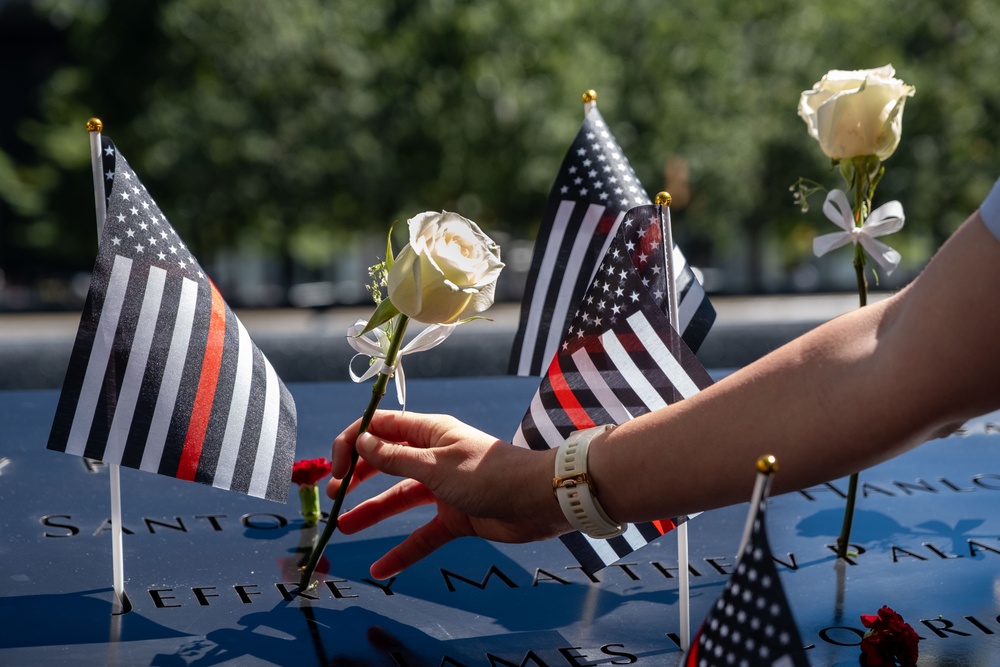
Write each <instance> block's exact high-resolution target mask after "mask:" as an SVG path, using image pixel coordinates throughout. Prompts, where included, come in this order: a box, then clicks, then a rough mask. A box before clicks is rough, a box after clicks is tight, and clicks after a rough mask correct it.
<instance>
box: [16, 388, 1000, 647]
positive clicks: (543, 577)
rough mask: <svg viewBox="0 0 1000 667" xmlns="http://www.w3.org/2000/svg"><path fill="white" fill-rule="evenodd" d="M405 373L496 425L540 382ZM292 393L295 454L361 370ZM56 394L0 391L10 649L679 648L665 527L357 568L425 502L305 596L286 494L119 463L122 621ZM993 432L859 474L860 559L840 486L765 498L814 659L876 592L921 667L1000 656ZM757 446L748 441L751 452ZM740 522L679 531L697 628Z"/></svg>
mask: <svg viewBox="0 0 1000 667" xmlns="http://www.w3.org/2000/svg"><path fill="white" fill-rule="evenodd" d="M410 385H411V386H410V391H409V392H408V393H409V396H410V402H409V407H410V409H413V410H419V411H447V412H451V413H453V414H456V415H457V416H458V417H460V418H462V419H464V420H466V421H468V422H470V423H472V424H474V425H476V426H479V427H480V428H483V429H485V430H487V431H490V432H493V433H496V434H498V435H503V436H506V437H509V436H510V435H511V434H512V433H513V431H514V428H515V427H516V424H517V423H518V421H519V420H520V418H521V414H522V411H523V409H524V406H526V405H527V403H528V401H529V400H530V397H531V395H532V393H533V392H534V389H535V386H536V381H535V380H531V379H518V378H474V379H450V380H414V381H412V382H411V383H410ZM291 389H292V392H293V394H294V395H295V397H296V400H297V402H298V406H299V408H298V410H299V415H300V427H299V428H300V432H299V446H298V457H299V458H305V457H316V456H324V455H328V453H329V442H330V440H331V439H332V437H333V435H334V434H335V433H337V432H338V431H339V430H340V429H341V428H342V427H343V426H344V425H345V424H347V423H348V422H349V421H351V420H353V419H355V418H357V417H358V416H359V415H360V414H361V411H362V409H363V408H364V405H365V404H366V402H367V400H368V390H367V387H366V386H365V387H362V386H356V385H348V384H322V385H293V386H292V387H291ZM56 398H57V395H56V392H54V391H25V392H5V393H0V424H2V431H0V457H5V458H6V459H7V463H6V465H3V466H2V467H0V527H2V537H0V664H3V665H22V664H31V665H34V664H59V665H62V664H118V665H133V664H137V665H167V666H170V665H178V666H180V665H191V666H207V665H222V664H240V665H244V664H275V665H309V664H322V665H390V666H393V667H399V666H401V665H403V666H415V665H434V666H438V665H467V666H470V667H471V666H472V665H488V666H497V665H500V666H503V665H528V666H532V667H534V666H537V665H546V666H549V667H555V666H581V665H596V664H638V665H673V664H676V661H677V658H678V657H679V651H678V649H677V646H676V644H675V642H674V641H673V640H672V638H671V637H670V633H676V632H677V631H678V606H677V580H676V578H675V575H676V564H677V557H676V541H675V539H674V536H673V535H667V536H665V537H664V538H661V539H660V540H659V542H657V543H654V544H653V545H650V546H649V547H647V548H645V549H643V550H641V551H639V552H637V553H636V554H634V557H632V558H630V559H628V562H627V563H625V564H621V565H619V566H616V567H611V568H608V569H607V570H605V571H603V572H601V573H600V574H599V575H598V579H599V581H597V582H592V581H589V580H588V579H587V577H586V576H585V575H583V574H582V573H581V571H580V570H579V569H575V568H574V567H573V563H574V561H573V559H572V557H571V556H570V555H569V553H568V552H566V551H565V549H564V548H563V546H562V544H561V543H559V542H558V541H549V542H546V543H540V544H529V545H501V544H492V543H487V542H484V541H480V540H474V539H465V540H460V541H458V542H455V543H452V544H450V545H448V546H447V547H446V548H444V549H442V550H440V551H439V552H438V553H437V554H435V555H434V556H433V557H431V558H429V559H427V560H426V561H424V562H422V563H420V564H419V565H417V566H416V567H414V568H411V569H410V570H408V571H407V572H404V573H403V574H401V575H400V576H399V577H398V578H396V579H395V580H393V581H392V582H391V583H390V582H378V581H372V580H370V579H369V575H368V565H369V564H370V563H371V562H372V560H374V559H375V558H376V557H378V556H379V555H381V554H382V553H384V552H385V550H387V549H388V548H389V547H391V546H392V545H393V544H395V543H396V542H398V541H399V539H400V538H401V537H402V536H403V535H404V534H406V533H407V532H409V531H410V530H412V529H414V528H415V527H416V526H418V525H419V524H421V523H422V522H424V521H426V520H427V519H428V518H429V517H430V516H431V512H432V510H431V509H423V510H420V511H415V512H411V513H410V514H408V515H405V516H403V517H399V518H396V519H394V520H391V521H388V522H386V523H384V524H383V525H382V526H380V527H377V528H375V529H372V530H371V531H369V532H367V533H363V534H361V535H355V536H351V537H345V536H342V535H337V536H335V537H334V540H333V541H332V542H331V545H330V547H329V548H328V549H327V552H326V558H325V561H324V562H323V563H322V564H321V570H322V571H323V572H322V574H321V576H320V578H321V579H322V580H323V583H322V584H321V586H320V587H319V588H318V590H316V591H315V593H314V594H313V598H314V599H305V598H296V597H293V596H291V595H289V594H288V591H290V590H293V589H294V582H295V580H296V579H297V577H296V572H295V564H296V561H297V558H298V555H299V554H300V553H301V551H302V550H303V549H307V548H308V545H309V540H310V539H311V536H312V533H311V531H308V530H304V529H303V526H302V522H301V519H299V517H298V507H297V500H296V494H294V493H293V494H291V496H290V497H291V499H292V501H291V503H290V504H288V505H277V504H274V503H270V502H267V501H263V500H257V499H251V498H247V497H244V496H240V495H236V494H231V493H227V492H223V491H218V490H215V489H212V488H208V487H203V486H201V485H197V484H190V483H185V482H179V481H175V480H172V479H168V478H162V477H159V476H156V475H149V474H145V473H141V472H138V471H134V470H130V469H123V470H122V502H123V508H124V516H125V519H124V523H125V526H126V527H127V528H128V529H129V530H130V531H131V534H127V535H126V536H125V540H124V545H125V546H124V548H125V579H126V590H127V591H128V594H129V596H130V600H131V602H132V604H133V610H132V611H131V612H130V613H128V614H125V615H122V616H112V615H111V612H112V605H111V597H112V594H111V579H112V571H111V539H110V532H109V531H108V529H107V528H108V525H107V519H108V517H109V500H108V496H109V494H108V474H107V470H106V469H105V468H103V467H101V466H99V465H98V466H88V464H87V463H86V462H85V461H84V460H82V459H78V458H76V457H73V456H68V455H65V454H59V453H55V452H51V451H48V450H46V449H45V442H46V438H47V436H48V431H49V427H50V424H51V419H52V414H53V412H54V409H55V403H56ZM387 404H391V400H387ZM998 435H1000V415H993V416H990V417H986V418H982V419H979V420H976V421H974V422H972V423H970V424H969V425H968V426H967V430H966V433H965V434H959V435H955V436H952V437H950V438H948V439H946V440H940V441H936V442H932V443H928V444H927V445H924V446H923V447H921V448H919V449H917V450H915V451H913V452H910V453H909V454H906V455H904V456H902V457H900V458H897V459H895V460H893V461H891V462H888V463H886V464H883V465H881V466H878V467H876V468H873V469H871V470H868V471H865V472H863V473H862V475H861V482H862V485H863V488H862V490H863V492H864V497H862V498H861V499H860V500H859V504H858V513H857V518H856V520H855V529H854V535H853V537H854V539H853V541H854V542H855V543H856V544H857V545H858V547H860V549H859V551H862V550H863V553H860V554H859V555H858V556H857V558H856V563H857V564H856V565H847V566H844V567H842V568H837V567H836V566H835V560H834V557H833V552H832V550H831V547H830V545H832V544H833V542H834V540H835V538H836V534H837V532H838V530H839V526H840V519H841V513H842V510H843V500H842V498H841V497H840V495H839V492H840V491H843V490H844V489H846V483H844V482H836V483H834V484H833V485H832V486H830V487H822V488H818V489H813V490H809V491H807V492H805V493H793V494H788V495H785V496H781V497H778V498H775V499H774V500H773V502H772V503H771V504H770V508H769V510H768V512H769V514H768V524H769V530H770V539H771V544H772V549H773V552H774V555H775V557H776V558H778V559H779V561H780V562H779V564H778V569H779V572H780V573H781V576H782V583H783V584H784V587H785V590H786V592H787V594H788V597H789V600H790V603H791V605H792V607H793V610H794V613H795V616H796V620H797V622H798V624H799V627H800V630H801V633H802V637H803V640H804V641H805V642H806V643H807V644H811V645H813V646H814V648H812V649H811V650H810V651H809V656H810V660H811V662H812V664H814V665H856V664H857V660H858V655H859V650H858V648H857V644H858V643H859V641H860V632H861V631H862V627H861V624H860V621H859V616H860V615H861V614H868V613H875V611H876V610H877V609H878V608H879V607H880V606H882V605H883V604H888V605H889V606H891V607H893V608H895V609H896V610H897V611H899V612H900V613H901V614H903V616H904V617H905V618H906V620H907V621H908V622H910V623H911V624H912V625H913V626H914V627H915V628H916V630H917V631H918V633H919V634H920V635H921V636H922V637H923V638H924V640H923V641H922V642H921V643H920V649H921V661H920V664H921V665H976V664H984V665H989V664H1000V621H998V620H997V619H998V614H1000V601H998V598H1000V579H998V573H1000V516H998V512H997V507H998V505H1000V451H998V449H997V446H996V445H997V443H998V442H1000V438H998V437H997V436H998ZM758 454H760V452H750V453H748V465H753V461H754V459H755V458H756V456H757V455H758ZM668 456H669V451H668V449H666V448H665V451H664V457H668ZM678 465H680V463H678ZM779 474H780V473H779ZM389 481H390V480H380V481H378V482H376V481H374V480H373V481H372V482H369V483H368V484H366V485H365V487H366V488H365V491H364V493H365V494H368V493H371V492H374V491H375V490H378V489H381V488H384V487H385V486H387V485H388V483H389ZM749 493H750V489H747V495H748V496H749ZM324 506H325V507H328V506H329V501H324ZM745 516H746V505H745V504H744V505H737V506H734V507H729V508H725V509H722V510H716V511H712V512H708V513H706V514H703V515H702V516H700V517H698V518H697V519H695V520H694V521H693V522H692V523H691V528H690V530H691V535H690V540H691V548H690V555H691V565H692V568H693V570H694V572H693V573H692V575H693V576H692V579H691V592H692V599H691V603H692V623H693V625H695V626H697V624H698V622H700V619H701V618H702V617H703V616H704V614H705V613H706V612H707V609H708V607H709V606H710V605H711V604H712V603H713V602H714V601H715V599H716V598H717V596H718V595H719V593H720V591H721V590H722V586H723V585H724V583H725V581H726V573H727V572H728V571H730V570H731V569H732V566H733V563H734V561H735V555H734V552H735V550H736V547H737V544H738V542H739V538H740V535H741V531H742V527H743V520H744V518H745Z"/></svg>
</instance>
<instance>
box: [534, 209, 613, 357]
mask: <svg viewBox="0 0 1000 667" xmlns="http://www.w3.org/2000/svg"><path fill="white" fill-rule="evenodd" d="M604 208H605V207H604V206H600V205H597V204H591V205H590V206H588V207H587V210H586V212H585V213H584V215H583V219H582V220H581V221H580V225H579V228H578V230H577V233H576V236H575V237H573V245H572V246H571V248H570V251H569V255H568V258H567V261H566V262H565V266H564V267H562V269H563V271H562V274H561V275H560V276H559V282H558V283H557V284H555V285H553V286H550V287H549V289H550V290H554V291H555V294H556V301H555V305H554V306H553V308H552V313H551V314H550V316H549V320H548V321H549V323H550V326H549V332H548V336H547V338H546V339H545V341H544V347H543V348H542V350H543V351H542V356H541V358H542V359H549V358H550V357H552V355H554V354H555V353H556V350H558V349H559V343H560V342H561V341H562V337H563V334H564V333H565V331H563V330H562V327H558V326H551V323H553V322H565V321H566V318H567V317H568V316H569V315H570V307H571V306H575V305H576V302H578V301H579V300H580V297H581V295H582V292H583V291H584V290H585V289H586V286H587V285H589V284H590V280H592V279H593V275H588V280H587V282H586V283H583V282H581V281H580V280H579V277H580V273H581V271H582V270H583V269H584V268H586V269H587V273H588V274H592V273H593V271H594V267H596V263H594V264H591V265H589V266H586V267H585V266H584V262H585V261H586V260H587V259H589V258H588V257H587V250H588V248H590V245H591V244H592V243H593V242H594V231H595V230H596V229H597V225H598V223H599V222H600V221H601V215H602V214H603V213H604ZM609 236H610V235H609ZM564 284H565V285H579V286H578V287H577V288H576V289H563V287H562V285H564Z"/></svg>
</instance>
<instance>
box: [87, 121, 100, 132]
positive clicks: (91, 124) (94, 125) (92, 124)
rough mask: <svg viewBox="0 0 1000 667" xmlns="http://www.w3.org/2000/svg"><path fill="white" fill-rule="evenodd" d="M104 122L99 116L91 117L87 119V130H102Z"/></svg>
mask: <svg viewBox="0 0 1000 667" xmlns="http://www.w3.org/2000/svg"><path fill="white" fill-rule="evenodd" d="M103 131H104V123H102V122H101V119H100V118H91V119H90V120H88V121H87V132H103Z"/></svg>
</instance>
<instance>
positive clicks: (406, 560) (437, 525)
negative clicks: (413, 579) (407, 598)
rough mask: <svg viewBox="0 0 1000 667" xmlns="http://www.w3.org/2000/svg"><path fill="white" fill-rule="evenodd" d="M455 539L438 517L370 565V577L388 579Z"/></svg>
mask: <svg viewBox="0 0 1000 667" xmlns="http://www.w3.org/2000/svg"><path fill="white" fill-rule="evenodd" d="M456 537H461V535H456V534H455V533H453V532H452V531H451V530H450V529H449V528H448V527H447V526H445V524H444V522H442V521H441V518H440V517H439V516H436V517H434V518H433V519H431V521H430V522H429V523H426V524H424V525H423V526H421V527H420V528H418V529H417V530H415V531H413V532H412V533H410V536H409V537H407V538H406V539H405V540H403V541H402V542H401V543H400V544H399V545H397V546H396V547H393V548H392V549H391V550H390V551H389V552H388V553H387V554H386V555H384V556H382V557H381V558H379V559H378V560H377V561H375V562H374V563H372V566H371V570H370V572H371V575H372V577H374V578H376V579H388V578H389V577H392V576H395V575H397V574H399V573H400V572H402V571H403V570H405V569H406V568H408V567H410V566H411V565H413V564H414V563H416V562H417V561H418V560H420V559H421V558H424V557H425V556H428V555H430V554H431V553H433V552H434V551H435V550H437V549H439V548H440V547H442V546H444V545H445V544H447V543H448V542H451V541H452V540H453V539H455V538H456Z"/></svg>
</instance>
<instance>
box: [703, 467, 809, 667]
mask: <svg viewBox="0 0 1000 667" xmlns="http://www.w3.org/2000/svg"><path fill="white" fill-rule="evenodd" d="M766 484H768V485H770V480H768V481H767V482H766ZM767 495H768V494H767V492H766V491H765V492H764V494H763V497H762V498H761V499H760V502H759V503H758V504H757V506H756V507H751V508H750V511H751V512H754V513H756V517H755V518H754V519H753V527H752V529H751V532H750V540H749V542H748V543H747V547H746V549H744V551H743V554H742V555H741V556H740V559H739V562H738V563H737V565H736V571H735V572H733V574H732V576H731V577H730V578H729V581H728V582H727V583H726V588H725V589H724V590H723V592H722V596H721V597H719V599H718V600H717V601H716V603H715V604H714V605H713V606H712V609H711V611H709V613H708V616H706V617H705V620H704V621H703V622H702V624H701V628H700V629H699V630H698V633H697V634H696V635H695V638H694V641H693V642H692V643H691V648H690V649H688V653H687V655H686V656H685V658H684V663H683V664H684V667H727V666H729V665H743V666H744V667H809V660H808V659H806V655H805V650H804V649H803V648H802V639H801V637H800V635H799V630H798V627H796V625H795V618H794V617H793V615H792V610H791V607H790V606H789V604H788V598H787V597H785V591H784V588H783V587H782V586H781V578H780V577H779V576H778V570H777V568H776V567H775V565H774V559H773V558H771V546H770V544H769V543H768V541H767V527H766V526H765V525H764V512H765V510H766V505H767Z"/></svg>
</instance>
